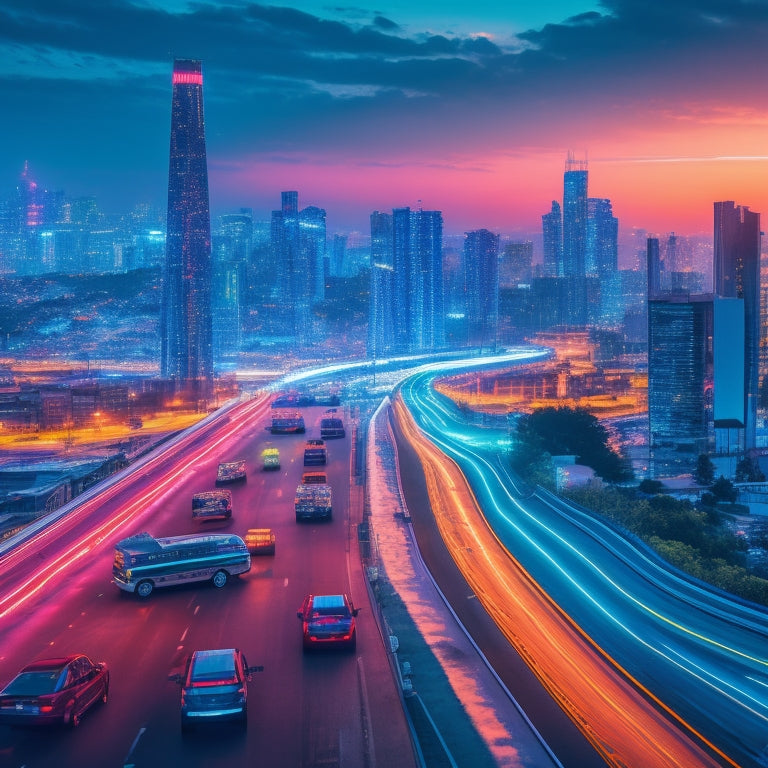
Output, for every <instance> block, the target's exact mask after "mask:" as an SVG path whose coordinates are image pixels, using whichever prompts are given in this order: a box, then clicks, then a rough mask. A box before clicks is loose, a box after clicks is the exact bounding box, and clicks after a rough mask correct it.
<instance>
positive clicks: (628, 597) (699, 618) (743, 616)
mask: <svg viewBox="0 0 768 768" xmlns="http://www.w3.org/2000/svg"><path fill="white" fill-rule="evenodd" d="M434 378H435V376H434V374H433V375H426V374H424V375H417V376H413V377H411V378H409V379H408V380H407V381H406V382H405V383H404V384H403V385H402V389H401V394H402V397H403V398H404V400H405V401H406V402H407V403H408V404H409V408H410V409H411V411H412V412H411V414H410V418H411V420H412V422H411V426H412V428H414V429H418V434H419V435H421V437H426V438H427V439H428V441H430V442H431V443H433V444H434V446H435V447H436V448H437V449H438V454H439V455H442V457H443V461H445V460H446V456H449V457H452V459H453V461H455V462H457V467H459V468H461V470H462V471H463V472H464V473H465V474H466V480H463V482H468V483H470V484H471V485H472V486H473V487H474V488H475V493H478V494H479V496H480V498H481V501H478V502H477V504H478V506H479V507H482V508H483V510H482V511H478V514H479V515H482V516H483V524H484V525H489V526H490V527H491V529H492V530H493V528H494V526H495V528H496V530H494V536H495V537H496V538H497V540H498V543H500V544H501V545H502V546H503V547H505V548H506V549H507V550H509V551H515V552H517V550H518V549H519V550H520V553H521V554H522V555H524V557H525V558H526V561H527V560H529V559H530V555H531V554H533V553H535V558H534V560H531V564H532V565H533V564H534V561H535V566H534V567H535V570H536V573H537V574H538V575H539V576H543V577H544V583H546V584H547V585H548V586H547V587H546V589H547V590H549V589H550V588H551V587H555V588H556V589H555V594H556V595H557V598H556V599H557V601H558V602H559V603H561V604H562V606H563V608H562V609H561V610H563V611H564V612H566V611H567V613H568V614H569V615H570V616H574V615H579V616H580V617H581V619H582V621H583V620H586V625H587V626H589V627H590V630H589V631H587V630H585V629H584V628H583V626H584V625H581V626H579V631H582V632H584V635H585V637H586V638H588V639H589V640H590V642H594V643H595V647H596V648H598V649H599V650H600V651H601V653H604V654H605V656H606V658H607V659H609V660H610V661H611V663H612V664H614V665H615V666H616V668H617V669H618V670H620V671H621V672H622V674H625V675H626V676H627V679H630V680H631V681H633V684H635V685H637V686H638V688H639V689H640V690H643V691H644V692H645V693H646V695H648V696H650V697H651V698H652V699H653V700H654V701H656V702H657V704H658V705H659V706H660V707H661V708H662V709H664V710H665V711H666V712H667V713H668V714H669V716H670V717H672V718H673V719H675V720H676V721H677V722H678V723H680V724H681V725H682V726H683V727H684V728H686V729H687V730H689V731H690V733H692V734H694V735H695V736H696V737H697V738H700V739H701V741H702V743H705V744H707V745H708V746H709V747H710V748H711V749H713V750H714V751H716V752H717V753H718V754H719V755H720V757H721V759H722V760H724V761H726V762H728V763H729V764H733V765H736V764H739V763H738V762H737V761H739V760H746V762H745V763H743V765H763V764H764V760H765V754H764V752H765V742H766V736H765V734H766V726H767V724H768V699H766V697H765V695H764V688H765V686H766V685H768V683H765V682H762V679H763V678H765V676H766V674H767V673H766V670H767V669H768V658H766V653H765V651H766V648H768V615H766V612H765V611H763V610H761V609H759V608H758V607H756V606H751V605H748V604H744V603H743V602H738V601H734V600H729V599H728V598H727V596H725V595H724V594H722V593H720V592H718V591H716V590H709V589H707V588H706V586H705V585H702V584H701V583H697V582H696V581H695V580H693V579H691V578H690V577H685V576H681V575H680V574H679V573H678V572H676V571H675V570H674V569H672V568H670V567H668V566H667V567H665V565H664V564H663V562H662V561H661V560H660V559H653V558H651V557H650V555H649V554H648V553H644V552H642V551H641V550H638V549H637V548H636V547H634V546H633V545H632V544H630V543H629V541H628V540H626V539H624V538H623V537H622V536H620V535H619V534H618V533H617V531H616V529H614V528H611V527H610V526H608V525H606V524H604V523H602V522H600V521H599V520H598V519H597V517H596V516H591V515H589V513H587V512H585V511H583V510H580V509H578V508H576V507H574V506H573V505H570V504H568V503H567V502H565V501H563V500H560V499H558V498H557V497H554V496H552V495H550V494H547V493H544V492H540V493H537V494H535V495H534V496H533V497H530V491H529V492H528V496H526V497H525V498H526V500H525V501H523V500H522V496H521V494H520V492H519V491H518V490H517V489H516V487H515V484H514V481H513V480H512V478H511V476H510V474H509V471H508V470H507V469H506V467H505V466H504V465H503V464H502V462H501V461H500V457H499V446H500V442H501V441H500V435H505V433H504V432H503V431H502V430H500V429H488V428H479V427H473V426H470V425H467V424H465V423H462V421H463V419H462V414H460V413H459V412H458V410H457V409H456V407H455V405H454V404H453V403H452V402H451V401H450V400H448V399H447V398H446V397H444V396H442V395H439V394H438V393H437V392H435V390H434V388H433V387H432V385H431V382H432V380H433V379H434ZM408 437H409V439H411V437H412V435H411V432H410V431H409V432H408ZM506 438H507V443H509V437H508V435H506ZM440 452H442V453H440ZM437 460H438V459H437V458H436V459H435V461H437ZM512 489H514V490H515V492H516V493H517V498H516V497H515V496H514V495H513V494H512ZM473 502H474V496H473ZM542 504H543V505H546V508H547V509H548V510H549V512H547V514H546V515H544V514H543V512H544V509H545V508H544V507H542V506H541V505H542ZM486 506H487V509H486ZM513 511H514V514H512V512H513ZM489 515H490V516H489ZM436 517H446V515H445V514H444V512H442V511H440V508H439V507H436ZM448 518H449V519H450V516H448ZM545 518H548V519H550V520H551V523H552V524H550V523H548V522H547V520H546V519H545ZM558 520H559V521H561V522H558ZM555 523H556V525H557V527H553V525H554V524H555ZM567 526H571V531H570V532H567V531H568V527H567ZM576 531H578V534H577V535H574V532H576ZM585 542H586V543H588V544H589V545H588V546H585ZM597 547H600V548H602V550H603V551H604V552H605V553H606V554H607V555H609V557H606V558H603V559H602V560H600V561H598V560H596V559H595V557H592V556H591V550H594V552H595V553H597V552H599V551H600V550H598V549H597ZM510 557H511V555H510ZM454 558H455V559H456V560H457V563H458V562H459V560H460V559H461V558H462V555H461V554H459V555H454ZM518 559H519V558H518ZM611 559H613V560H611ZM577 566H578V567H577ZM470 567H471V564H470ZM526 568H527V566H526ZM617 569H618V570H617ZM622 569H623V570H622ZM528 573H529V575H530V576H531V578H534V577H535V576H534V575H533V574H531V572H530V570H529V569H528ZM619 579H621V581H620V580H619ZM595 580H596V581H595ZM539 581H541V579H539ZM566 584H567V585H568V589H569V590H570V593H569V592H567V591H566V590H565V585H566ZM633 585H634V587H636V588H639V589H640V590H641V591H642V592H643V593H645V594H646V595H647V596H646V597H643V596H642V595H641V594H639V593H635V592H634V589H633ZM597 586H599V589H598V588H596V587H597ZM654 592H655V593H654ZM602 593H605V594H610V593H612V595H613V596H612V597H611V598H610V601H608V602H606V601H605V595H603V596H602V597H601V594H602ZM576 595H579V597H578V598H576ZM656 595H658V596H659V598H660V599H659V601H658V602H654V603H651V602H649V600H651V597H653V599H654V600H655V599H656ZM610 602H613V603H615V609H613V610H612V608H611V606H610V604H609V603H610ZM588 606H591V608H589V609H588ZM630 606H634V608H635V609H636V611H635V616H634V617H632V615H631V612H630V614H629V615H628V618H629V620H630V623H627V621H625V620H624V619H623V618H622V617H620V616H619V615H618V613H617V610H618V609H619V608H620V610H621V611H625V610H626V609H627V608H628V607H630ZM665 606H666V607H665ZM489 612H490V611H489ZM492 615H493V614H492ZM598 616H602V617H603V618H604V622H603V624H601V623H600V622H599V621H596V618H597V617H598ZM643 617H645V618H643ZM571 620H572V621H575V620H574V619H571ZM605 622H607V623H605ZM649 622H650V623H649ZM653 624H656V625H657V629H653V631H652V632H651V633H650V634H649V632H648V629H649V628H651V627H652V626H653ZM611 625H612V626H614V627H615V628H616V629H617V630H619V632H618V633H617V632H613V633H611V632H610V631H609V629H608V627H609V626H611ZM662 627H667V628H668V630H670V631H671V632H672V633H674V634H675V635H676V636H677V638H676V643H675V645H674V646H672V645H670V644H669V642H668V641H667V642H666V643H665V641H664V639H663V638H664V637H666V638H667V640H669V638H670V637H671V635H670V634H669V632H668V633H666V635H665V634H663V633H662V631H661V629H662ZM595 632H597V633H598V634H597V636H599V638H600V640H599V641H597V640H595V637H596V635H595V634H594V633H595ZM654 634H655V635H656V637H654ZM621 635H623V636H624V637H625V638H627V640H631V642H624V641H621V643H619V637H620V636H621ZM633 645H634V647H635V649H643V653H644V654H645V656H643V653H638V652H637V650H632V647H633ZM697 646H698V650H697ZM619 647H620V648H621V650H620V655H623V656H624V658H625V659H626V660H627V661H629V662H630V663H631V665H632V666H633V667H634V671H630V670H629V669H628V668H627V664H626V663H622V662H620V661H619V660H618V658H617V656H616V654H615V653H614V652H613V651H614V649H618V648H619ZM671 648H672V649H673V650H670V649H671ZM653 658H655V659H657V660H658V663H657V662H652V661H651V659H653ZM665 668H666V669H667V670H668V671H669V672H670V673H673V674H671V675H668V674H667V672H665V671H663V670H664V669H665ZM683 677H685V678H687V682H684V681H683V679H682V678H683ZM673 680H674V681H675V682H673ZM644 681H645V682H644ZM683 685H684V686H685V687H684V688H682V686H683ZM683 691H685V693H683ZM688 691H690V693H688ZM706 691H709V693H706ZM670 694H671V698H672V700H674V701H675V702H676V703H675V705H674V706H672V705H670V702H669V701H667V700H665V699H666V698H667V696H668V695H670ZM702 694H703V695H702ZM699 699H701V703H700V701H699ZM704 701H706V702H707V703H703V702H704ZM682 712H685V713H686V715H685V716H684V715H682V714H681V713H682ZM640 765H643V766H644V763H640Z"/></svg>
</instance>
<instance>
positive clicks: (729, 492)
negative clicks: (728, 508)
mask: <svg viewBox="0 0 768 768" xmlns="http://www.w3.org/2000/svg"><path fill="white" fill-rule="evenodd" d="M710 490H711V491H712V495H713V496H714V497H715V498H716V499H717V500H718V501H728V502H730V503H731V504H733V502H734V501H736V499H737V498H738V496H739V492H738V491H737V490H736V489H735V488H734V487H733V483H732V482H731V481H730V480H728V479H727V478H725V477H723V475H720V477H718V478H717V480H715V482H714V483H713V484H712V488H711V489H710Z"/></svg>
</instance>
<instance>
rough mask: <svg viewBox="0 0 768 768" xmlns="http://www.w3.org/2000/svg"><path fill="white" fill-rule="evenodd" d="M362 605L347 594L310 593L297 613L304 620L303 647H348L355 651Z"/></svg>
mask: <svg viewBox="0 0 768 768" xmlns="http://www.w3.org/2000/svg"><path fill="white" fill-rule="evenodd" d="M358 611H359V608H355V607H354V606H353V605H352V602H351V600H350V599H349V597H347V595H307V597H305V598H304V602H303V603H302V605H301V610H299V611H297V612H296V615H297V616H298V617H299V618H300V619H301V633H302V638H303V646H304V650H305V651H308V650H311V649H312V648H346V649H348V650H350V651H354V650H355V645H356V643H357V630H356V627H355V616H357V614H358Z"/></svg>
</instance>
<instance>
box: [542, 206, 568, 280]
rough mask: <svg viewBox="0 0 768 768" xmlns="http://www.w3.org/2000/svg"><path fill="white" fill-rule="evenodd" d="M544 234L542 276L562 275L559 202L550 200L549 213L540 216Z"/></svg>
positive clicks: (561, 233)
mask: <svg viewBox="0 0 768 768" xmlns="http://www.w3.org/2000/svg"><path fill="white" fill-rule="evenodd" d="M541 227H542V234H543V236H544V276H545V277H562V276H563V213H562V211H561V209H560V203H558V202H557V200H553V201H552V208H551V209H550V211H549V213H545V214H544V215H543V216H542V217H541Z"/></svg>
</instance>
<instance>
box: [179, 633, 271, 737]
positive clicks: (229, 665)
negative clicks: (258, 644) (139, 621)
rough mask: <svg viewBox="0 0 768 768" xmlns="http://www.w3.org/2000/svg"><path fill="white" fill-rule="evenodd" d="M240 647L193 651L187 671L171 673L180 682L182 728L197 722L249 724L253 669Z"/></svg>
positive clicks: (258, 668) (259, 668)
mask: <svg viewBox="0 0 768 768" xmlns="http://www.w3.org/2000/svg"><path fill="white" fill-rule="evenodd" d="M263 670H264V667H261V666H259V667H249V666H248V662H247V661H246V659H245V655H244V654H243V652H242V651H241V650H240V649H239V648H220V649H216V650H202V651H194V652H193V653H192V655H191V656H190V657H189V658H188V659H187V666H186V670H185V671H184V672H183V673H180V674H172V675H169V678H168V679H169V680H171V681H173V682H176V683H179V684H180V685H181V730H182V731H188V730H189V729H190V728H191V727H192V726H194V725H195V724H197V723H210V722H220V721H230V720H231V721H235V722H238V723H240V724H241V725H242V726H243V728H245V727H247V725H248V683H249V682H250V681H251V680H252V679H253V678H252V676H253V673H254V672H262V671H263Z"/></svg>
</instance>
